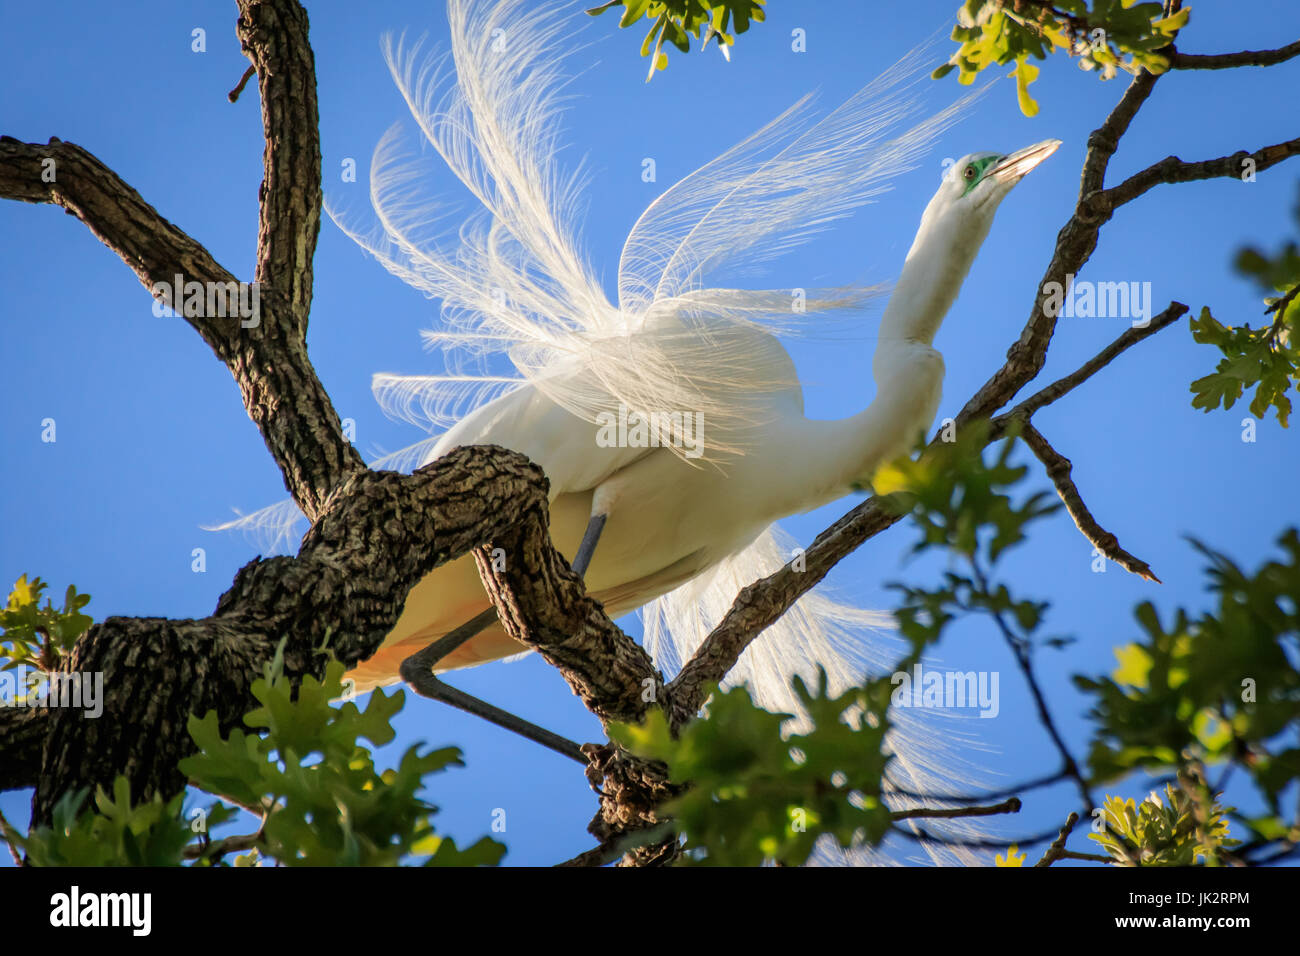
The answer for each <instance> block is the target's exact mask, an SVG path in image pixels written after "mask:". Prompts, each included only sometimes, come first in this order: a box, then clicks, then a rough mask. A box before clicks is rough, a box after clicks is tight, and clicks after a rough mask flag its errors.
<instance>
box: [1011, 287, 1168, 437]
mask: <svg viewBox="0 0 1300 956" xmlns="http://www.w3.org/2000/svg"><path fill="white" fill-rule="evenodd" d="M1186 314H1187V306H1185V305H1183V304H1182V303H1181V302H1171V303H1169V306H1168V308H1166V309H1165V310H1164V311H1163V312H1161V313H1160V314H1159V315H1157V316H1156V317H1155V318H1153V319H1152V320H1151V321H1150V322H1148V323H1147V324H1146V325H1145V326H1143V327H1141V328H1138V327H1129V328H1127V329H1125V330H1124V331H1123V332H1122V333H1120V335H1119V336H1117V337H1116V339H1115V341H1113V342H1111V343H1110V344H1109V345H1107V346H1106V347H1105V348H1104V349H1102V350H1101V351H1100V352H1098V353H1097V354H1096V355H1094V356H1093V357H1092V358H1090V359H1088V361H1086V362H1084V363H1083V364H1082V365H1080V366H1079V367H1078V368H1077V369H1075V370H1074V371H1073V372H1071V373H1070V374H1069V375H1066V376H1064V377H1062V378H1058V379H1057V380H1056V381H1055V382H1053V383H1052V384H1051V385H1048V386H1046V387H1045V388H1042V389H1040V390H1039V391H1037V392H1035V393H1034V394H1033V395H1031V396H1029V398H1027V399H1025V400H1024V401H1023V402H1021V403H1020V404H1018V405H1016V406H1015V407H1014V408H1012V409H1011V410H1010V411H1008V412H1004V413H1003V414H1001V415H998V416H997V417H995V418H994V419H992V421H991V422H990V425H991V428H990V429H989V441H996V440H997V439H999V438H1001V437H1002V435H1003V434H1004V433H1005V432H1006V427H1007V425H1008V424H1010V422H1011V421H1012V419H1019V420H1021V421H1026V422H1027V421H1029V418H1030V416H1032V415H1033V414H1034V412H1036V411H1038V410H1039V409H1040V408H1043V407H1044V406H1047V405H1050V404H1052V403H1053V402H1055V401H1056V400H1057V399H1059V398H1061V397H1062V396H1064V395H1066V394H1068V393H1069V392H1072V391H1073V390H1074V389H1076V388H1078V387H1079V386H1080V385H1082V384H1083V383H1084V382H1086V381H1087V380H1088V379H1090V378H1091V377H1092V376H1093V375H1095V374H1096V373H1097V372H1099V371H1101V370H1102V369H1103V368H1105V367H1106V366H1107V365H1109V364H1110V363H1111V362H1113V361H1114V360H1115V359H1116V358H1117V357H1118V356H1119V355H1120V353H1122V352H1124V351H1126V350H1127V349H1129V348H1130V347H1132V346H1134V345H1137V343H1139V342H1141V341H1142V340H1143V339H1145V338H1149V337H1150V336H1152V335H1155V334H1156V333H1157V332H1159V331H1160V330H1161V329H1164V328H1167V327H1168V326H1170V325H1173V324H1174V323H1175V322H1177V321H1178V320H1179V319H1181V318H1182V317H1183V316H1184V315H1186Z"/></svg>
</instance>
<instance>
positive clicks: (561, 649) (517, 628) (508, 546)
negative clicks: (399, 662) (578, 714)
mask: <svg viewBox="0 0 1300 956" xmlns="http://www.w3.org/2000/svg"><path fill="white" fill-rule="evenodd" d="M498 549H499V550H498ZM494 551H497V552H498V556H501V555H502V553H503V557H504V560H501V561H499V562H498V561H494V560H493V552H494ZM474 558H475V561H476V562H477V563H478V568H479V576H480V577H481V578H482V580H483V586H484V587H485V588H486V589H487V592H488V596H489V597H491V598H492V601H493V603H494V604H495V605H496V607H497V613H498V615H499V616H500V619H501V624H502V626H503V627H504V628H505V631H506V633H507V634H509V635H510V636H511V637H512V638H514V639H515V640H517V641H519V642H520V643H522V644H527V645H529V646H530V647H534V648H536V649H537V652H538V653H539V654H541V655H542V657H544V658H546V660H547V661H548V662H550V663H551V664H553V665H554V666H555V667H557V668H559V670H560V673H562V674H563V675H564V679H565V680H566V681H568V683H569V686H570V687H572V688H573V692H574V693H575V694H577V695H578V696H579V697H581V698H582V702H583V703H584V704H585V705H586V706H587V709H588V710H590V711H591V712H592V713H593V714H595V715H596V716H597V717H599V718H600V720H601V722H602V723H606V722H608V721H610V720H617V721H624V722H628V723H640V722H641V721H642V720H643V719H644V718H645V715H646V711H647V710H649V709H650V708H651V707H653V706H658V704H659V703H660V702H661V701H662V700H663V699H664V689H663V676H662V675H661V674H660V673H659V672H658V671H657V670H656V669H655V666H654V662H653V661H652V660H651V659H650V655H649V654H647V653H646V652H645V651H644V650H643V649H642V648H641V646H640V645H639V644H637V643H636V642H635V641H633V640H632V639H631V638H630V637H628V636H627V635H626V634H624V633H623V632H622V630H620V629H619V628H618V627H617V626H616V625H615V624H614V623H613V622H612V621H611V620H610V619H609V618H608V617H607V616H606V615H605V612H604V609H603V608H601V606H600V604H599V603H598V602H596V601H594V600H592V599H591V598H590V597H588V596H587V592H586V588H585V587H584V586H583V583H582V578H580V577H579V576H578V575H577V574H575V573H574V572H573V570H572V568H570V567H569V563H568V561H566V560H565V559H564V556H563V555H561V554H560V553H559V552H558V551H556V550H555V548H554V547H553V546H552V545H551V536H550V527H549V521H548V508H547V504H546V500H545V499H544V498H543V499H542V500H541V501H540V502H538V503H537V506H536V507H534V508H530V509H529V510H528V511H527V512H526V513H525V514H524V515H523V516H522V518H521V520H520V521H519V523H518V524H516V525H514V526H513V527H512V528H511V529H510V530H509V531H508V532H506V533H505V534H504V535H501V536H498V537H495V538H493V539H492V541H491V543H490V544H488V545H487V546H486V547H483V548H480V549H478V550H477V551H475V552H474Z"/></svg>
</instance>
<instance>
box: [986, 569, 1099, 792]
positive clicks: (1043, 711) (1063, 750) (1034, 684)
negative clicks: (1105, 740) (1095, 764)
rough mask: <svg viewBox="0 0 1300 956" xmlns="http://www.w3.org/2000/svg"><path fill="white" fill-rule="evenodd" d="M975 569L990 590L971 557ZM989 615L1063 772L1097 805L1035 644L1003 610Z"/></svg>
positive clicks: (994, 611) (990, 611)
mask: <svg viewBox="0 0 1300 956" xmlns="http://www.w3.org/2000/svg"><path fill="white" fill-rule="evenodd" d="M971 572H972V574H973V575H974V576H975V582H976V583H977V584H978V585H979V587H980V589H981V590H983V591H984V592H986V593H987V592H989V591H990V587H989V581H988V576H987V575H986V574H985V573H984V569H983V568H982V567H981V566H980V562H978V561H976V560H974V559H973V558H972V559H971ZM988 614H989V616H990V617H992V618H993V623H994V624H996V625H997V628H998V631H999V632H1001V634H1002V637H1003V639H1004V640H1005V641H1006V644H1007V647H1008V648H1009V649H1010V651H1011V653H1012V655H1013V656H1014V657H1015V659H1016V663H1017V664H1018V665H1019V666H1020V671H1021V673H1022V674H1024V677H1025V683H1026V684H1027V685H1028V686H1029V693H1030V695H1031V696H1032V697H1033V698H1034V707H1035V708H1036V709H1037V711H1038V722H1039V723H1040V724H1042V725H1043V729H1044V730H1046V731H1047V735H1048V736H1049V737H1051V738H1052V743H1053V744H1054V745H1055V746H1056V752H1057V753H1058V754H1060V757H1061V772H1062V773H1064V774H1065V775H1066V776H1067V777H1069V778H1070V779H1071V780H1073V781H1074V784H1075V787H1076V788H1077V789H1078V791H1079V795H1080V796H1082V797H1083V805H1084V808H1085V809H1086V810H1089V811H1090V810H1091V809H1092V808H1093V807H1095V806H1096V805H1097V803H1096V801H1095V800H1094V799H1093V797H1092V791H1091V790H1090V789H1089V787H1088V781H1087V780H1086V779H1085V778H1084V776H1083V771H1082V770H1080V769H1079V764H1078V762H1077V761H1076V760H1075V759H1074V755H1073V754H1072V753H1071V752H1070V748H1069V746H1067V745H1066V743H1065V738H1064V737H1062V736H1061V732H1060V731H1059V730H1058V729H1057V727H1056V721H1055V719H1054V718H1053V717H1052V712H1051V711H1050V710H1048V708H1047V699H1046V698H1045V697H1044V696H1043V691H1042V688H1040V687H1039V686H1038V678H1037V676H1036V675H1035V674H1034V664H1033V660H1032V658H1031V656H1030V652H1031V646H1030V645H1029V643H1028V642H1027V641H1025V640H1024V639H1022V638H1020V637H1017V636H1016V634H1015V633H1014V632H1013V631H1012V630H1011V626H1010V625H1009V624H1007V621H1006V617H1005V616H1004V615H1003V613H1002V612H1001V611H997V610H989V611H988Z"/></svg>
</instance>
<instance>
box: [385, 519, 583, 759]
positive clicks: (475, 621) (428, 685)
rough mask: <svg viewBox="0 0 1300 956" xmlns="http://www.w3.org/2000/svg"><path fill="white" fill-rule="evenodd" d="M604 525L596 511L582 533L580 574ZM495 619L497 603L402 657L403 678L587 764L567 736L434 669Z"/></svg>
mask: <svg viewBox="0 0 1300 956" xmlns="http://www.w3.org/2000/svg"><path fill="white" fill-rule="evenodd" d="M604 527H605V516H604V515H593V516H592V518H591V521H590V522H589V523H588V524H587V531H586V533H585V534H584V535H583V536H582V544H581V545H579V547H578V554H577V555H576V556H575V557H574V559H573V565H572V567H573V570H574V571H575V572H577V573H578V574H579V575H581V574H585V573H586V571H587V568H588V566H590V564H591V556H592V554H593V553H594V552H595V550H596V542H597V541H598V540H599V539H600V532H601V531H602V530H603V529H604ZM496 619H497V610H496V608H495V607H490V608H488V609H487V610H486V611H483V612H482V613H480V614H477V615H475V616H474V617H472V618H470V619H469V620H468V621H466V622H465V623H464V624H462V625H461V626H460V627H458V628H456V630H454V631H452V632H451V633H449V634H446V635H444V636H443V637H440V638H438V640H436V641H434V642H433V643H432V644H430V645H429V646H428V647H426V648H425V649H424V650H422V651H417V652H416V653H415V654H412V655H411V656H410V657H408V658H407V659H406V660H404V661H402V665H401V667H400V668H399V671H400V673H401V675H402V680H404V681H406V683H408V684H410V685H411V689H412V690H414V691H415V692H416V693H417V694H419V695H420V696H421V697H428V698H429V699H430V700H440V701H442V702H443V703H445V704H451V706H453V707H456V708H459V709H460V710H463V711H465V712H466V713H467V714H473V715H475V716H476V717H481V718H483V719H484V720H486V721H488V722H489V723H493V724H496V725H497V726H498V727H504V728H505V729H506V730H509V731H513V732H514V733H516V734H519V735H520V736H521V737H526V738H527V739H529V740H531V741H533V742H534V743H538V744H541V745H542V746H543V747H548V748H550V749H551V750H554V751H555V752H556V753H559V754H563V755H564V756H566V757H568V758H570V759H572V760H576V761H578V763H581V764H583V765H584V766H585V765H586V763H587V758H586V757H584V756H583V755H582V751H581V749H579V747H578V745H577V744H576V743H574V742H573V741H572V740H566V739H565V738H564V737H561V736H559V735H558V734H553V733H551V732H550V731H549V730H546V729H545V728H543V727H538V726H537V725H536V724H533V723H529V722H528V721H526V720H523V719H522V718H520V717H516V716H515V715H514V714H512V713H510V712H509V711H505V710H502V709H501V708H500V707H494V706H492V705H491V704H489V703H488V702H487V701H485V700H480V699H479V698H477V697H474V696H472V695H470V694H466V693H465V692H463V691H459V690H457V689H456V688H454V687H451V686H449V685H447V684H444V683H443V682H442V681H441V680H439V679H438V678H437V676H436V675H435V674H434V673H433V668H434V667H435V666H436V665H437V663H438V661H440V660H442V659H443V658H444V657H446V656H447V655H448V654H450V653H451V652H452V651H454V650H456V648H458V647H460V646H461V645H462V644H464V643H465V642H466V641H468V640H469V639H470V638H472V637H474V635H476V634H478V633H479V632H480V631H482V630H483V629H484V628H487V627H490V626H491V625H492V624H493V623H494V622H495V621H496Z"/></svg>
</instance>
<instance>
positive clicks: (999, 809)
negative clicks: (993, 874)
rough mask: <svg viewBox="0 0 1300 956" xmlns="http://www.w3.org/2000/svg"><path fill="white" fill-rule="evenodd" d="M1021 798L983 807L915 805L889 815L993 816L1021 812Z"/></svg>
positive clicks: (903, 817)
mask: <svg viewBox="0 0 1300 956" xmlns="http://www.w3.org/2000/svg"><path fill="white" fill-rule="evenodd" d="M1019 812H1020V798H1019V797H1011V798H1010V799H1009V800H1004V801H1002V802H1001V803H996V804H993V805H992V806H983V807H913V808H912V809H910V810H895V811H894V812H893V813H891V814H890V815H889V818H890V819H891V820H895V821H897V820H917V819H945V820H949V819H954V818H956V817H991V816H994V815H996V814H999V813H1019Z"/></svg>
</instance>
